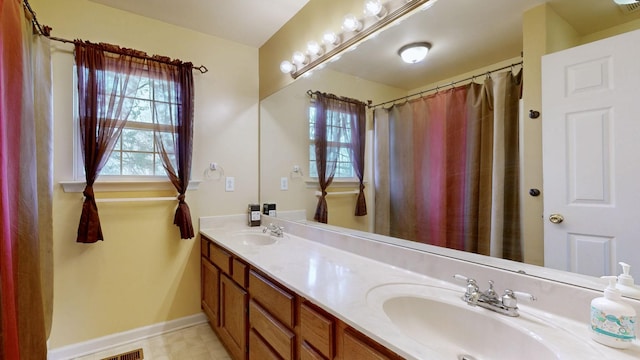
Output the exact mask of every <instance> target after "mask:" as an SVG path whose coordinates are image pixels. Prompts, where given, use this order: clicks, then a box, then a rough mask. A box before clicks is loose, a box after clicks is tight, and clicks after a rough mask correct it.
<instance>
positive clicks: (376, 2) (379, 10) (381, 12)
mask: <svg viewBox="0 0 640 360" xmlns="http://www.w3.org/2000/svg"><path fill="white" fill-rule="evenodd" d="M364 13H365V14H366V15H369V16H375V17H376V18H378V19H382V18H383V17H385V16H387V9H385V7H384V6H383V5H382V2H381V1H380V0H367V2H366V3H365V4H364Z"/></svg>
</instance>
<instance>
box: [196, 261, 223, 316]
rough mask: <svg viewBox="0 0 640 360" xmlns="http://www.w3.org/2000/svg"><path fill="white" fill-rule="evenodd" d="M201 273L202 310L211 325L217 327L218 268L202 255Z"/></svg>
mask: <svg viewBox="0 0 640 360" xmlns="http://www.w3.org/2000/svg"><path fill="white" fill-rule="evenodd" d="M201 261H202V273H201V292H200V294H201V295H202V299H201V300H202V302H201V304H202V310H203V311H204V313H205V314H207V317H208V318H209V321H210V322H211V325H212V326H213V327H214V328H215V327H218V325H219V323H218V310H219V298H220V297H219V292H218V289H219V286H220V284H219V281H220V270H218V268H217V267H215V266H213V265H211V263H210V262H209V261H208V260H207V259H206V258H205V257H202V260H201Z"/></svg>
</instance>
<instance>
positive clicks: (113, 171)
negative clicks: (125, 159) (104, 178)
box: [100, 150, 121, 175]
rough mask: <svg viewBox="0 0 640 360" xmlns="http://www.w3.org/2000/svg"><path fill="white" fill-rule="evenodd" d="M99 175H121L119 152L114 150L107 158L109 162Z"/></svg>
mask: <svg viewBox="0 0 640 360" xmlns="http://www.w3.org/2000/svg"><path fill="white" fill-rule="evenodd" d="M100 175H121V173H120V151H116V150H114V151H113V152H111V156H109V160H107V163H106V164H105V165H104V167H103V168H102V170H100Z"/></svg>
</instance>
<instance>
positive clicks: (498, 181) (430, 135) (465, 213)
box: [374, 71, 523, 261]
mask: <svg viewBox="0 0 640 360" xmlns="http://www.w3.org/2000/svg"><path fill="white" fill-rule="evenodd" d="M521 84H522V71H520V72H519V73H517V74H513V73H512V72H511V71H507V72H502V73H496V74H493V75H491V76H490V77H489V76H487V78H486V79H485V80H484V82H483V83H482V84H478V83H475V82H472V83H470V84H467V85H464V86H460V87H456V88H449V89H447V90H444V91H442V90H441V91H438V92H436V93H435V94H432V95H429V96H425V97H421V98H419V99H415V100H411V101H408V102H405V103H402V104H396V105H393V106H391V107H390V108H386V109H382V108H380V109H376V110H375V112H374V123H375V124H374V127H375V136H374V137H375V140H374V141H375V144H374V186H375V214H376V215H375V232H376V233H378V234H382V235H388V236H393V237H399V238H403V239H408V240H413V241H418V242H422V243H426V244H431V245H436V246H443V247H448V248H452V249H457V250H463V251H468V252H474V253H479V254H483V255H491V256H496V257H501V258H505V259H510V260H516V261H522V257H523V255H522V245H521V240H522V239H521V233H520V203H519V194H518V192H519V144H518V121H519V120H518V114H519V110H518V106H519V99H520V93H521Z"/></svg>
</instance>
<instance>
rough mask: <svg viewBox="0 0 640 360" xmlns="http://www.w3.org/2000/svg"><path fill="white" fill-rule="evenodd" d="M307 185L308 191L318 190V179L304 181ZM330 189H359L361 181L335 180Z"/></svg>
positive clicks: (365, 183)
mask: <svg viewBox="0 0 640 360" xmlns="http://www.w3.org/2000/svg"><path fill="white" fill-rule="evenodd" d="M304 182H305V184H307V188H308V189H317V188H318V186H319V185H318V179H307V180H305V181H304ZM364 185H365V186H366V185H367V182H366V181H365V182H364ZM329 187H330V188H332V189H333V188H359V187H360V181H359V180H357V179H354V180H351V179H349V180H337V179H333V181H332V182H331V185H329Z"/></svg>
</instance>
